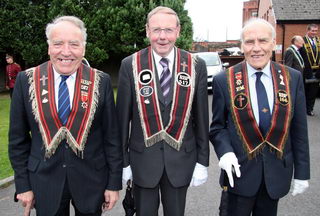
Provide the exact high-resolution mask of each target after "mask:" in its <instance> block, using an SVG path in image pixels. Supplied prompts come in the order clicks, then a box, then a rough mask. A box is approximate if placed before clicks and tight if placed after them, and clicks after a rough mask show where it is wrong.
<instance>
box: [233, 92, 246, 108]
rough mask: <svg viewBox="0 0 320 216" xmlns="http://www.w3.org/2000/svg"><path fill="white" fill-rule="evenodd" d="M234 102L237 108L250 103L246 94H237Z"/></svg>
mask: <svg viewBox="0 0 320 216" xmlns="http://www.w3.org/2000/svg"><path fill="white" fill-rule="evenodd" d="M233 104H234V106H235V107H236V108H237V109H240V110H241V109H244V108H245V107H246V106H247V104H248V97H247V96H246V95H244V94H237V95H236V96H235V98H234V101H233Z"/></svg>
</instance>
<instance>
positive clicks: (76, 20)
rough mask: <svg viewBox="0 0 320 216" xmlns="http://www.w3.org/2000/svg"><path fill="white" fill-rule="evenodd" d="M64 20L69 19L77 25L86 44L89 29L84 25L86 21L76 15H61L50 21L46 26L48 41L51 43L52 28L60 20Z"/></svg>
mask: <svg viewBox="0 0 320 216" xmlns="http://www.w3.org/2000/svg"><path fill="white" fill-rule="evenodd" d="M63 21H67V22H70V23H72V24H74V25H75V26H77V27H78V28H79V29H80V31H81V34H82V38H83V42H84V45H86V41H87V29H86V27H85V26H84V23H83V22H82V20H81V19H79V18H78V17H75V16H60V17H56V18H55V19H54V20H53V21H52V22H51V23H49V24H48V25H47V27H46V36H47V43H48V44H49V42H50V41H49V40H50V35H51V32H52V29H53V28H54V26H55V25H56V24H58V23H60V22H63Z"/></svg>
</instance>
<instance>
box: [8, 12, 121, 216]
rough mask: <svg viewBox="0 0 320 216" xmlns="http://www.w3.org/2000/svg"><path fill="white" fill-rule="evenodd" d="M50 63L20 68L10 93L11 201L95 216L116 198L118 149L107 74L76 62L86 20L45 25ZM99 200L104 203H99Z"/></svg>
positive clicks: (43, 215)
mask: <svg viewBox="0 0 320 216" xmlns="http://www.w3.org/2000/svg"><path fill="white" fill-rule="evenodd" d="M46 35H47V39H48V45H49V48H48V54H49V56H50V61H47V62H45V63H43V64H41V65H39V66H37V67H34V68H31V69H28V70H26V71H25V72H21V73H19V75H18V78H17V81H16V85H15V91H14V94H13V98H12V104H11V113H10V129H9V156H10V160H11V164H12V167H13V169H14V172H15V185H16V194H17V195H16V199H17V200H19V201H21V202H22V205H23V206H24V207H25V213H24V215H29V214H30V210H31V208H33V206H34V205H35V208H36V211H37V215H40V216H54V215H57V216H65V215H69V214H70V213H69V210H70V207H69V205H70V201H71V202H72V204H73V206H74V208H75V215H77V216H83V215H88V216H89V215H91V216H93V215H95V216H98V215H99V216H100V215H101V211H102V210H101V208H102V207H101V206H102V205H103V206H105V209H106V210H108V209H111V208H112V207H113V206H114V205H115V203H116V201H117V200H118V198H119V192H118V191H119V190H121V188H122V185H121V176H122V149H121V144H120V141H119V134H118V127H117V120H116V113H115V104H114V98H113V90H112V86H111V81H110V77H109V75H108V74H106V73H103V72H101V71H98V70H96V69H93V68H90V67H88V66H86V65H84V64H82V59H83V57H84V54H85V45H86V37H87V34H86V28H85V27H84V23H83V22H82V21H81V20H80V19H79V18H77V17H74V16H62V17H58V18H56V19H55V20H53V22H52V23H50V24H48V25H47V28H46ZM104 203H105V204H104Z"/></svg>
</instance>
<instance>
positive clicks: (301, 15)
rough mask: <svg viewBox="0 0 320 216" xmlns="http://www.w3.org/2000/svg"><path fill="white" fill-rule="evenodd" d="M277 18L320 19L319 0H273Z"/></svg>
mask: <svg viewBox="0 0 320 216" xmlns="http://www.w3.org/2000/svg"><path fill="white" fill-rule="evenodd" d="M272 3H273V8H274V13H275V17H276V20H317V19H318V20H320V1H319V0H290V1H288V0H272Z"/></svg>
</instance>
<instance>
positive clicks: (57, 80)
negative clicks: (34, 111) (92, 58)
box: [53, 67, 77, 110]
mask: <svg viewBox="0 0 320 216" xmlns="http://www.w3.org/2000/svg"><path fill="white" fill-rule="evenodd" d="M53 74H54V97H55V101H56V107H57V110H58V109H59V108H58V100H59V85H60V82H61V76H60V74H59V73H58V72H57V71H56V70H55V69H54V67H53ZM76 77H77V72H75V73H73V74H72V75H70V76H69V77H68V79H67V81H66V82H67V86H68V90H69V98H70V109H72V101H73V95H74V86H75V83H76Z"/></svg>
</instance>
